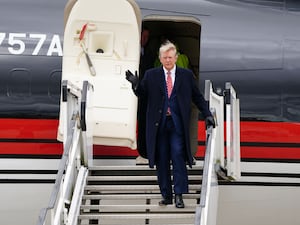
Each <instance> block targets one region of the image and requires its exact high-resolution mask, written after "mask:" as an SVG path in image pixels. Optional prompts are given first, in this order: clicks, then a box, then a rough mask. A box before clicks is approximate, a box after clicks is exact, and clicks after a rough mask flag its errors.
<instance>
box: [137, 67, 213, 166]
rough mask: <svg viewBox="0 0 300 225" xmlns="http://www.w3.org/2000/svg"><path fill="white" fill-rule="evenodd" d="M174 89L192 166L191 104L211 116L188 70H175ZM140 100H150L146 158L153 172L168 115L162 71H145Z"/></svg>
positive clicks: (138, 90) (147, 120)
mask: <svg viewBox="0 0 300 225" xmlns="http://www.w3.org/2000/svg"><path fill="white" fill-rule="evenodd" d="M174 88H175V90H176V99H177V102H178V105H179V111H180V117H181V120H182V124H183V132H184V137H185V150H186V155H187V159H186V160H187V162H188V164H189V166H190V167H191V166H192V162H193V157H192V154H191V149H190V138H189V135H190V134H189V125H190V114H191V103H192V102H194V104H195V105H196V106H197V107H198V109H199V110H200V111H201V112H202V115H203V116H204V117H207V116H211V113H210V111H209V108H208V104H207V102H206V101H205V99H204V97H203V95H202V94H201V92H200V91H199V88H198V85H197V82H196V79H195V77H194V75H193V73H192V71H191V70H189V69H184V68H180V67H178V66H177V67H176V72H175V83H174ZM135 94H136V95H137V96H143V97H145V98H146V99H147V112H146V146H147V158H148V160H149V166H150V167H151V168H153V167H154V165H155V151H156V144H157V143H156V142H157V134H158V130H159V128H160V125H161V123H162V122H163V121H164V119H165V115H166V107H165V106H166V102H165V101H166V100H167V89H166V81H165V74H164V70H163V67H162V66H161V67H158V68H153V69H149V70H147V71H146V73H145V75H144V78H143V79H142V81H141V82H140V84H139V85H138V87H137V89H136V90H135Z"/></svg>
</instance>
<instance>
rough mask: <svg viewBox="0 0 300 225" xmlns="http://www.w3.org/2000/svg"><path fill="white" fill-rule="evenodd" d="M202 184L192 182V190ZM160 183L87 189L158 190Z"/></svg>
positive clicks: (97, 186)
mask: <svg viewBox="0 0 300 225" xmlns="http://www.w3.org/2000/svg"><path fill="white" fill-rule="evenodd" d="M200 188H201V185H200V184H191V185H189V189H190V190H195V189H199V190H200ZM157 189H158V185H155V184H154V185H126V184H125V185H86V187H85V190H97V191H101V190H108V191H115V190H124V191H126V190H127V191H128V190H131V191H134V190H149V191H151V190H157Z"/></svg>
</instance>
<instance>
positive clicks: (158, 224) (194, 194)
mask: <svg viewBox="0 0 300 225" xmlns="http://www.w3.org/2000/svg"><path fill="white" fill-rule="evenodd" d="M202 169H203V167H202V166H199V165H197V166H194V167H193V168H192V169H190V168H188V173H189V193H188V194H184V195H183V199H184V202H185V208H183V209H178V208H176V207H175V205H174V204H172V205H167V206H159V204H158V202H159V201H160V200H161V193H160V190H159V186H158V184H157V176H156V170H155V169H151V168H149V167H148V165H139V166H136V165H121V166H94V167H92V168H89V175H88V177H87V183H86V186H85V189H84V195H83V197H82V204H81V206H80V215H79V218H78V219H79V220H78V224H80V225H85V224H101V225H121V224H122V225H142V224H143V225H144V224H153V225H171V224H172V225H193V224H194V218H195V210H196V207H197V204H198V203H199V201H200V189H201V180H202Z"/></svg>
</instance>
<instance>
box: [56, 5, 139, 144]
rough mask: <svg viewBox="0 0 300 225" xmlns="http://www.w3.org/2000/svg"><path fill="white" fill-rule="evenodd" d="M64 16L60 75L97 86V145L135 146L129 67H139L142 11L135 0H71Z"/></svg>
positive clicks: (95, 111)
mask: <svg viewBox="0 0 300 225" xmlns="http://www.w3.org/2000/svg"><path fill="white" fill-rule="evenodd" d="M71 5H72V8H71V9H69V12H68V13H69V14H68V15H67V16H65V18H67V19H66V21H65V33H64V43H63V67H62V80H70V81H71V82H73V83H75V84H78V86H79V87H81V86H82V81H83V80H88V81H89V82H91V83H92V84H93V86H94V94H93V120H94V126H93V141H94V144H101V145H111V146H126V147H130V148H133V149H135V148H136V115H137V98H136V96H135V95H134V94H133V92H132V89H131V84H130V83H129V82H128V81H127V80H126V79H125V71H126V70H128V69H129V70H131V71H138V67H139V57H140V24H141V23H140V21H141V14H140V10H139V8H138V6H137V4H136V3H135V2H134V1H132V0H109V1H99V0H78V1H75V2H74V1H73V3H72V4H71Z"/></svg>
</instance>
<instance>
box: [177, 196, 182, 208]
mask: <svg viewBox="0 0 300 225" xmlns="http://www.w3.org/2000/svg"><path fill="white" fill-rule="evenodd" d="M175 205H176V208H184V202H183V199H182V195H175Z"/></svg>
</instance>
